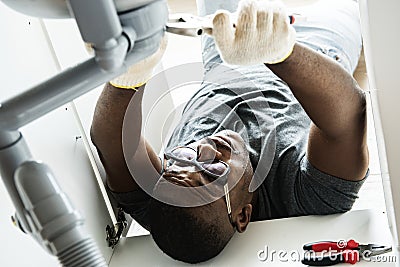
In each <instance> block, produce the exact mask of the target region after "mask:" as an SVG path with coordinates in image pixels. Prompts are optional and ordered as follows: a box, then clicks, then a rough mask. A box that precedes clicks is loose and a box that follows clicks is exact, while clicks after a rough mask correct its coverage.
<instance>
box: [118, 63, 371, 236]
mask: <svg viewBox="0 0 400 267" xmlns="http://www.w3.org/2000/svg"><path fill="white" fill-rule="evenodd" d="M220 63H221V62H216V64H214V65H213V64H211V65H210V66H211V67H208V69H207V71H206V74H205V77H204V82H203V84H202V85H201V87H200V89H199V90H198V91H197V93H196V94H195V95H194V96H193V97H192V98H191V99H190V100H189V101H188V103H187V104H186V106H185V108H184V110H183V114H182V118H181V120H180V122H179V124H178V126H177V127H176V128H175V130H174V131H173V133H172V136H171V138H170V140H169V142H168V145H167V148H166V150H169V149H172V148H174V147H176V146H182V145H187V144H189V143H191V142H193V141H197V140H199V139H201V138H204V137H206V136H209V135H211V134H213V133H217V132H219V131H221V130H223V129H230V130H234V131H236V132H238V133H239V134H240V135H241V136H242V137H243V139H244V140H245V142H246V144H247V148H248V150H249V155H250V160H251V163H252V166H253V169H254V171H255V175H254V177H253V181H252V183H251V185H250V187H251V188H250V189H251V191H254V190H257V192H258V203H257V204H258V205H257V207H258V209H257V210H253V213H254V214H253V216H252V220H253V221H256V220H267V219H274V218H282V217H289V216H300V215H311V214H332V213H339V212H345V211H347V210H349V209H350V208H351V207H352V205H353V203H354V201H355V200H356V198H357V193H358V191H359V189H360V187H361V185H362V184H363V182H364V180H365V179H364V180H362V181H359V182H351V181H347V180H344V179H341V178H337V177H333V176H331V175H328V174H326V173H323V172H321V171H319V170H318V169H316V168H315V167H313V166H312V165H311V164H310V163H309V162H308V160H307V157H306V148H307V142H308V133H309V128H310V123H311V120H310V118H309V117H308V115H307V114H306V113H305V111H304V109H303V108H302V107H301V105H300V104H299V102H298V101H297V99H296V98H295V97H294V95H293V94H292V92H291V91H290V89H289V87H288V85H287V84H286V83H285V82H283V81H282V80H281V79H280V78H278V77H277V76H276V75H275V74H274V73H272V71H270V70H269V69H268V68H267V67H266V66H265V65H259V66H253V67H237V68H232V67H228V66H227V65H225V64H220ZM113 195H114V197H115V198H116V199H117V201H118V202H119V204H120V205H121V206H122V208H123V209H124V210H125V211H126V212H127V213H129V214H131V216H132V217H133V218H134V219H135V220H136V221H138V222H139V223H140V224H141V225H142V226H144V227H145V228H147V229H148V228H149V227H148V225H149V224H148V217H147V205H148V201H149V199H150V197H149V196H148V195H147V194H145V193H143V192H141V191H136V192H128V193H113Z"/></svg>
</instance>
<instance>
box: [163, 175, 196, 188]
mask: <svg viewBox="0 0 400 267" xmlns="http://www.w3.org/2000/svg"><path fill="white" fill-rule="evenodd" d="M162 178H164V179H165V180H166V181H168V182H170V183H171V184H175V185H179V186H185V187H191V185H190V184H189V183H188V182H187V180H186V179H183V178H182V179H179V178H178V177H176V175H172V174H170V173H168V172H166V173H164V174H163V176H162Z"/></svg>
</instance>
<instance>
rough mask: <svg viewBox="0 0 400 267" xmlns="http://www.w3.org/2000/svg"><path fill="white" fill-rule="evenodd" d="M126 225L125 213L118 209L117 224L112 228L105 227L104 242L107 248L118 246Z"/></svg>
mask: <svg viewBox="0 0 400 267" xmlns="http://www.w3.org/2000/svg"><path fill="white" fill-rule="evenodd" d="M127 225H128V221H127V220H126V217H125V213H124V212H123V211H122V209H121V208H118V214H117V223H116V224H115V225H114V226H110V225H107V227H106V241H107V244H108V247H110V248H114V247H115V246H116V245H117V244H118V242H119V240H120V238H121V235H122V233H123V232H124V230H125V228H126V227H127Z"/></svg>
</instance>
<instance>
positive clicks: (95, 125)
mask: <svg viewBox="0 0 400 267" xmlns="http://www.w3.org/2000/svg"><path fill="white" fill-rule="evenodd" d="M140 89H143V88H140ZM140 89H139V91H138V92H135V91H134V90H125V89H117V88H114V87H113V86H112V85H110V84H106V85H105V88H104V90H103V92H102V94H101V95H100V97H99V100H98V102H97V105H96V110H95V113H94V117H93V122H92V127H91V137H92V141H93V143H94V144H95V146H96V148H97V150H98V152H99V155H100V158H101V161H102V163H103V165H104V167H105V170H106V172H107V176H108V183H109V185H110V187H111V189H114V190H115V191H122V190H123V191H129V190H133V189H135V188H136V187H137V186H136V184H135V183H134V180H133V179H127V178H126V177H130V173H129V170H128V168H127V166H126V162H125V157H124V154H123V148H122V126H123V122H124V118H125V113H126V109H127V107H128V105H129V103H130V101H131V100H132V97H133V96H135V98H134V99H133V100H132V101H135V102H136V103H132V105H131V106H130V107H132V109H133V110H130V112H133V113H134V114H135V119H136V120H135V121H134V122H131V123H130V125H131V127H130V129H129V131H130V142H131V143H130V145H132V147H135V146H136V147H137V146H138V144H139V143H140V142H139V141H140V138H141V123H142V117H141V114H142V109H141V101H142V95H143V90H140Z"/></svg>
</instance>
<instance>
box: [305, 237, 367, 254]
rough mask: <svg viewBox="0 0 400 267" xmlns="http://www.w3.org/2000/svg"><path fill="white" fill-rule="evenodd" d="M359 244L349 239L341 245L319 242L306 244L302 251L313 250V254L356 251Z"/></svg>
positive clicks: (338, 243)
mask: <svg viewBox="0 0 400 267" xmlns="http://www.w3.org/2000/svg"><path fill="white" fill-rule="evenodd" d="M358 246H359V244H358V243H357V242H356V241H354V240H353V239H350V240H349V241H347V242H344V243H343V244H342V243H341V242H333V241H320V242H314V243H308V244H305V245H304V246H303V249H304V250H313V251H315V252H321V251H332V250H335V251H342V250H345V249H357V248H358Z"/></svg>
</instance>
